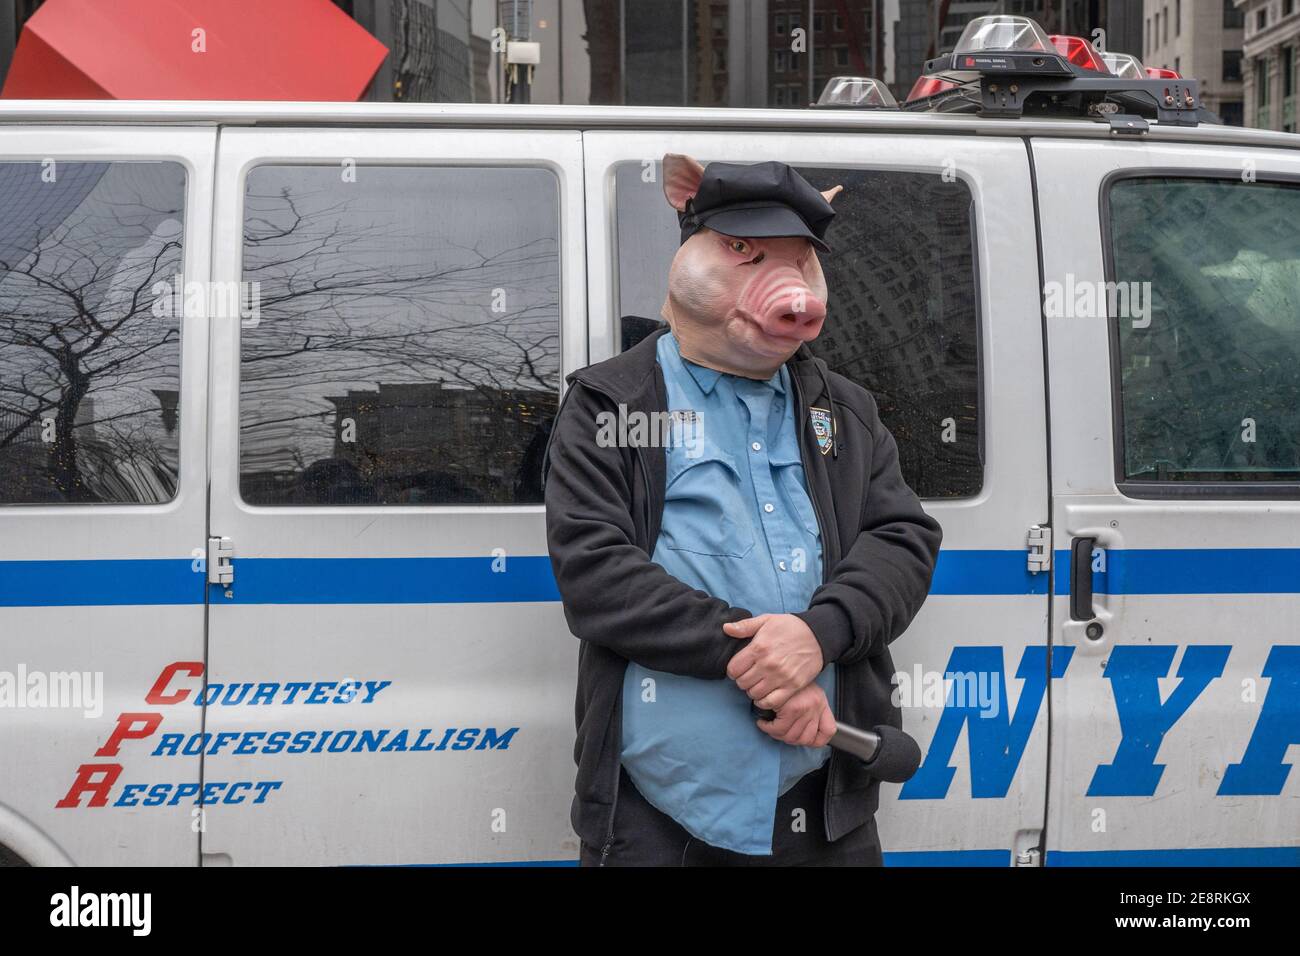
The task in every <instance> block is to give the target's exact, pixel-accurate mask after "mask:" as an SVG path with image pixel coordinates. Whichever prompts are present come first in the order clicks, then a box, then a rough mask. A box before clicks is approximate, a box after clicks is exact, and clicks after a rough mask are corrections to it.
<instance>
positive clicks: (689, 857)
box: [579, 761, 883, 866]
mask: <svg viewBox="0 0 1300 956" xmlns="http://www.w3.org/2000/svg"><path fill="white" fill-rule="evenodd" d="M828 765H829V761H828V762H827V763H826V764H822V766H821V767H820V768H819V769H817V770H814V771H813V772H812V773H809V774H808V775H806V776H805V777H803V779H801V780H800V781H799V782H798V783H796V784H795V785H794V786H793V787H791V788H790V789H789V790H787V791H786V792H785V793H784V794H783V795H782V796H781V797H780V798H779V799H778V800H777V804H776V820H775V822H774V824H773V826H772V855H771V856H748V855H746V854H744V853H736V852H734V851H732V850H724V849H722V848H720V847H716V846H712V845H710V844H708V843H705V842H704V841H702V840H700V839H698V838H696V837H693V836H691V835H690V834H689V833H687V832H686V831H685V830H684V829H682V827H681V825H680V824H678V823H677V821H676V820H674V819H672V817H669V816H667V815H666V814H664V813H662V812H660V811H659V810H658V809H657V808H656V807H654V806H653V805H652V804H650V803H649V802H648V801H647V800H646V799H645V797H643V796H641V793H640V792H639V791H638V790H637V788H636V786H635V785H634V784H633V783H632V779H631V778H630V777H629V776H628V775H627V771H626V770H623V769H622V768H620V769H619V779H618V805H617V806H616V807H615V810H614V839H613V842H612V843H611V844H610V848H609V853H608V854H606V856H605V866H881V865H882V863H883V861H882V859H881V850H880V837H879V835H878V834H877V833H876V820H875V818H874V817H872V818H871V819H870V820H868V821H867V822H866V823H864V824H862V826H860V827H858V828H857V829H856V830H852V831H850V832H849V833H846V834H845V835H844V836H843V837H841V838H840V839H838V840H836V841H835V842H834V843H830V842H828V841H827V839H826V824H825V818H824V815H823V804H822V798H823V796H824V794H825V792H826V774H827V769H828ZM796 808H799V809H802V810H803V811H804V814H803V823H802V826H801V828H800V830H799V831H796V830H795V829H794V823H795V817H794V815H793V811H794V810H795V809H796ZM600 851H601V847H599V846H591V845H590V844H588V843H586V842H583V843H582V845H581V849H580V851H579V854H580V855H579V864H580V865H581V866H600V863H601V860H600Z"/></svg>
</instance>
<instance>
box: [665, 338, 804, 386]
mask: <svg viewBox="0 0 1300 956" xmlns="http://www.w3.org/2000/svg"><path fill="white" fill-rule="evenodd" d="M668 337H669V338H670V339H671V340H672V347H673V351H675V352H676V353H677V357H678V358H679V359H681V362H682V365H684V366H685V367H686V371H688V372H690V373H691V378H693V379H695V384H696V385H698V386H699V387H700V391H701V392H703V393H704V394H705V395H712V394H713V389H714V388H715V387H716V386H717V384H718V379H720V378H722V376H724V375H727V374H728V373H727V372H720V371H718V370H717V369H716V368H708V367H706V366H704V365H696V364H695V363H694V362H692V361H690V360H689V359H687V358H683V357H682V351H681V348H680V347H679V345H678V343H677V336H675V335H673V334H672V333H671V332H669V333H668ZM731 377H732V378H737V379H742V380H744V381H750V382H754V383H755V384H758V385H770V386H771V387H772V389H773V390H774V391H776V393H777V394H778V395H784V394H785V366H784V365H783V366H781V367H780V368H779V369H777V370H776V371H775V372H774V373H773V374H772V377H771V378H769V379H767V380H766V381H762V382H759V381H758V380H756V379H745V378H744V376H741V375H733V376H731Z"/></svg>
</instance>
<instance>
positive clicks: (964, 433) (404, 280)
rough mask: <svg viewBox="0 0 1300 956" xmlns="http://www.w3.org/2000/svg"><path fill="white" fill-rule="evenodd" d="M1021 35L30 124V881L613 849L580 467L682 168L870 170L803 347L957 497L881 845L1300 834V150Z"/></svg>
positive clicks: (1055, 41)
mask: <svg viewBox="0 0 1300 956" xmlns="http://www.w3.org/2000/svg"><path fill="white" fill-rule="evenodd" d="M1025 23H1028V21H1025V22H1024V23H1021V24H1019V26H1018V27H1017V28H1016V30H1013V31H1011V32H1012V33H1013V34H1014V36H1011V38H1010V39H1007V36H1010V34H1005V32H1004V33H998V32H997V31H986V32H985V34H984V35H983V39H981V35H980V32H979V30H976V31H975V32H974V33H973V34H972V33H971V31H970V30H969V29H968V34H970V36H969V37H964V38H963V40H964V44H962V43H959V45H958V51H957V53H955V54H953V55H951V56H949V57H946V58H943V57H941V58H939V59H938V60H936V61H932V63H931V64H929V65H928V66H927V76H926V77H925V78H924V80H925V83H924V84H923V85H922V88H921V89H920V90H919V91H917V94H916V96H914V97H913V99H912V100H911V101H909V102H907V103H905V104H902V105H901V106H900V105H899V104H896V103H894V102H893V101H892V98H890V97H888V95H887V91H884V89H883V88H882V87H881V86H880V85H879V84H872V83H869V82H865V81H863V82H861V83H859V82H856V81H845V82H843V83H839V84H836V92H834V93H832V94H831V96H830V97H828V102H827V103H825V104H823V107H835V106H841V107H852V108H809V109H804V110H779V111H777V110H724V109H659V108H621V107H614V108H611V107H552V106H527V107H509V106H503V107H482V106H459V105H435V104H430V105H409V104H403V105H401V106H378V105H374V104H345V105H337V104H235V103H130V102H94V103H79V102H6V103H4V104H3V105H2V106H0V208H3V210H4V215H3V219H2V221H0V862H3V863H6V864H15V865H22V864H32V865H59V864H99V865H103V864H108V865H120V864H130V865H167V866H194V865H203V866H228V865H262V864H307V865H317V864H326V865H346V864H501V863H510V864H531V865H545V864H572V863H575V862H576V860H577V856H578V844H577V839H576V837H575V836H574V834H573V832H572V830H571V829H570V826H569V821H568V811H569V804H570V800H571V797H572V787H573V775H574V764H573V752H572V747H573V735H574V728H573V699H574V679H575V671H576V655H577V644H576V641H575V640H574V638H573V637H572V636H571V635H570V634H569V632H568V630H567V628H566V626H565V622H564V617H563V614H562V611H561V607H560V603H559V600H558V595H557V593H556V589H555V584H554V581H553V579H552V576H551V571H550V564H549V560H548V558H547V554H546V539H545V534H544V513H543V507H542V504H541V501H542V494H541V484H540V474H541V468H540V465H541V456H542V453H543V451H544V448H545V442H546V437H547V435H548V433H549V427H550V423H551V421H552V419H553V418H554V416H555V413H556V409H557V406H558V403H559V399H560V393H561V388H562V381H563V378H564V376H565V375H567V374H568V373H569V372H571V371H573V370H574V369H577V368H579V367H581V366H584V365H586V364H589V363H592V362H597V361H600V360H602V359H605V358H608V357H609V356H612V355H614V354H616V353H617V352H619V351H620V350H621V349H625V348H627V347H629V346H630V345H631V344H632V343H634V342H636V341H637V340H639V338H641V337H642V336H644V335H645V334H647V333H648V332H649V331H650V330H651V329H653V328H654V327H655V322H656V321H657V316H658V314H659V308H660V305H661V304H662V301H663V298H664V291H665V285H664V284H665V281H666V275H667V269H668V263H669V261H670V259H671V257H672V254H673V252H674V251H675V248H676V244H677V227H676V219H675V217H674V216H673V215H672V214H671V211H670V210H669V209H668V207H667V206H666V204H665V202H664V199H663V192H662V184H661V183H660V182H659V166H658V160H659V159H660V158H661V157H662V156H663V155H664V154H665V153H668V152H676V153H685V154H689V155H691V156H695V157H698V158H699V159H701V160H702V161H709V160H729V161H738V162H758V161H763V160H780V161H783V162H787V163H789V164H791V165H793V166H795V167H796V168H798V169H799V170H800V171H801V172H802V173H803V174H804V176H806V177H807V178H808V179H809V180H810V181H811V182H813V183H814V184H815V185H816V186H817V187H818V188H821V189H825V188H829V187H831V186H834V185H843V186H844V191H843V192H842V193H841V194H840V195H839V196H838V197H837V199H836V210H837V213H838V215H837V218H836V222H835V225H834V227H833V230H834V231H833V233H832V236H833V239H834V242H833V245H834V247H835V251H834V252H833V253H831V254H828V255H825V256H823V257H822V266H823V269H824V271H825V273H826V278H827V285H828V287H829V289H830V302H829V315H828V320H827V325H826V329H825V331H824V332H823V333H822V335H821V337H820V338H819V339H818V341H817V342H816V343H815V345H816V348H815V351H816V352H817V353H818V354H819V355H821V356H822V357H824V358H825V359H826V360H827V361H828V362H829V363H830V365H831V366H832V367H833V368H835V369H836V370H837V371H839V372H841V373H843V374H845V375H848V376H850V377H851V378H853V379H855V380H856V381H858V382H860V383H861V384H862V385H864V386H865V387H866V388H868V389H869V390H870V391H871V392H872V393H873V394H874V395H875V396H876V399H877V401H878V403H879V406H880V409H881V414H882V417H883V419H884V421H885V423H886V424H887V425H888V426H889V427H890V429H891V430H892V432H893V434H894V435H895V436H896V438H897V440H898V444H899V447H900V454H901V458H902V467H903V470H904V474H905V476H906V478H907V480H908V482H909V484H910V485H911V487H912V488H913V489H914V490H915V491H916V492H917V494H918V495H919V496H920V497H921V499H922V501H923V503H924V505H925V507H926V509H927V510H928V511H929V512H930V513H931V514H933V515H934V516H935V517H936V518H937V519H938V520H939V521H940V523H941V524H942V526H943V529H944V542H943V544H944V547H943V551H942V553H941V555H940V558H939V562H938V566H937V570H936V573H935V576H934V581H933V587H932V593H931V595H930V597H929V599H928V600H927V602H926V604H925V606H924V607H923V609H922V610H921V612H920V614H919V616H918V617H917V618H916V620H915V621H914V623H913V624H912V625H911V627H910V628H909V630H908V631H907V632H906V633H905V634H904V635H903V636H902V637H901V638H899V639H898V640H897V641H896V642H895V643H894V644H893V645H892V647H891V652H892V654H893V659H894V662H895V665H896V668H897V678H896V685H897V696H898V702H899V705H900V707H901V709H902V713H903V721H904V727H905V729H906V730H907V731H908V733H910V734H911V735H912V736H913V737H914V738H915V739H916V740H917V741H918V742H919V744H920V746H921V750H922V754H923V759H922V763H921V765H920V768H919V770H918V771H917V773H916V774H915V776H913V777H912V778H911V779H910V780H908V781H907V782H906V783H904V784H902V785H892V784H891V785H885V786H884V787H883V789H882V796H881V805H880V810H879V812H878V815H877V820H878V825H879V830H880V834H881V839H882V842H883V845H884V847H885V862H886V865H891V866H917V865H920V866H929V865H938V866H952V865H958V866H967V865H971V866H998V867H1005V866H1043V865H1046V866H1092V865H1112V864H1121V865H1129V864H1132V865H1174V866H1180V865H1275V866H1295V865H1300V774H1297V773H1293V772H1292V761H1293V760H1294V758H1295V757H1296V756H1297V755H1298V754H1300V750H1297V749H1296V748H1297V747H1300V138H1298V137H1296V136H1294V135H1289V134H1282V133H1272V132H1263V131H1256V130H1245V129H1240V128H1232V127H1227V126H1223V125H1220V124H1218V123H1216V122H1214V118H1213V117H1212V116H1209V115H1207V114H1206V113H1205V111H1204V110H1203V109H1202V108H1201V107H1200V104H1199V102H1198V101H1197V97H1198V94H1197V92H1196V86H1195V83H1194V82H1189V81H1184V80H1182V79H1181V78H1179V77H1177V76H1176V75H1158V74H1159V72H1160V71H1151V72H1142V71H1141V67H1140V64H1137V66H1134V63H1136V61H1133V63H1129V62H1127V61H1125V62H1122V63H1121V62H1118V61H1115V60H1113V59H1112V60H1110V61H1109V62H1106V61H1103V62H1101V63H1100V64H1097V63H1093V62H1092V61H1093V60H1094V59H1096V58H1095V57H1093V56H1092V54H1091V52H1090V51H1088V50H1084V49H1082V46H1086V44H1083V45H1082V46H1081V44H1082V41H1079V42H1078V43H1076V42H1074V41H1072V40H1071V38H1044V37H1042V36H1041V31H1037V32H1035V29H1036V28H1034V29H1031V28H1030V27H1029V26H1025ZM990 38H992V39H990ZM1045 39H1046V40H1047V42H1048V45H1047V46H1045V45H1044V40H1045ZM1129 59H1130V60H1131V58H1129ZM837 97H838V99H837Z"/></svg>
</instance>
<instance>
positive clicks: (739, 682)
mask: <svg viewBox="0 0 1300 956" xmlns="http://www.w3.org/2000/svg"><path fill="white" fill-rule="evenodd" d="M722 631H723V633H724V634H728V635H730V636H731V637H735V638H751V637H752V638H753V640H752V641H750V642H749V646H748V647H746V648H744V649H742V650H741V651H740V652H738V653H737V654H736V655H734V656H733V657H732V658H731V662H730V663H729V664H728V665H727V676H728V677H730V678H731V679H732V680H734V681H735V682H736V686H737V687H739V688H740V689H741V690H743V691H744V692H745V693H746V694H748V695H749V698H750V700H752V701H754V702H755V703H756V704H758V706H759V707H762V708H763V709H765V710H780V709H781V708H782V707H784V706H785V704H786V701H788V700H790V698H791V697H792V696H793V695H794V694H795V692H796V691H799V690H802V689H803V688H805V687H807V686H808V685H809V684H811V683H812V682H813V681H814V680H815V679H816V678H817V675H818V674H820V673H821V672H822V667H823V666H824V663H825V662H824V661H823V660H822V648H821V645H820V644H818V643H817V638H815V637H813V632H812V629H811V628H809V627H808V625H807V624H805V623H804V622H803V621H802V620H801V619H800V618H797V617H795V616H794V615H793V614H760V615H759V616H758V617H749V618H746V619H745V620H743V621H736V622H735V623H734V624H723V625H722Z"/></svg>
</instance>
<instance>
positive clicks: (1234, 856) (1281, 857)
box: [414, 846, 1300, 867]
mask: <svg viewBox="0 0 1300 956" xmlns="http://www.w3.org/2000/svg"><path fill="white" fill-rule="evenodd" d="M884 858H885V859H884V862H885V866H900V867H901V866H997V867H1006V866H1010V865H1011V851H1010V850H886V851H885V853H884ZM1046 863H1047V865H1048V866H1300V847H1297V846H1263V847H1236V846H1228V847H1213V848H1208V849H1169V850H1048V851H1047V860H1046ZM414 865H415V866H431V867H467V866H577V865H578V861H577V860H518V861H514V860H511V861H507V862H492V863H425V864H414Z"/></svg>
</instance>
